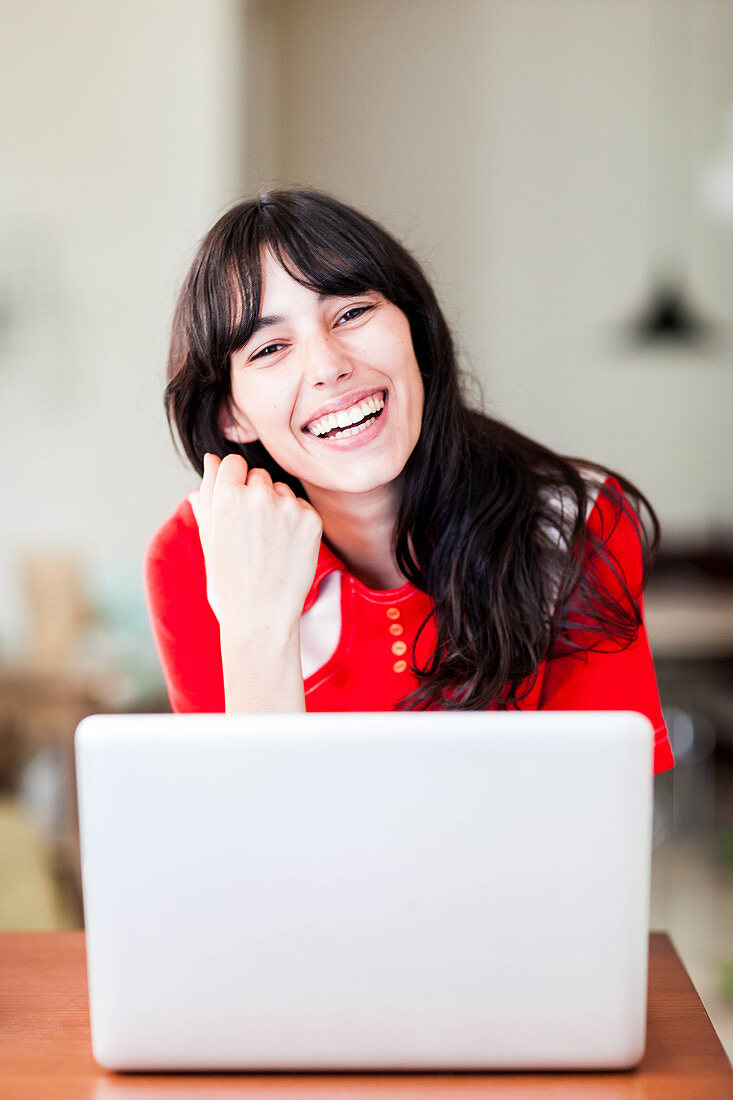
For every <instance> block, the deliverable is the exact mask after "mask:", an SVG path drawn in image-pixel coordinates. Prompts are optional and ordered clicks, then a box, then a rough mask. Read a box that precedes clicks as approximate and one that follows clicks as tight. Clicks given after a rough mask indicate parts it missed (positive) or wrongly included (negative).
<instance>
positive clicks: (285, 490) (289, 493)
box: [272, 481, 295, 498]
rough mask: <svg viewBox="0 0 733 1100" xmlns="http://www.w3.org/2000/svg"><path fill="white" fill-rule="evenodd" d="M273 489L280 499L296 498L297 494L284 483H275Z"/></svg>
mask: <svg viewBox="0 0 733 1100" xmlns="http://www.w3.org/2000/svg"><path fill="white" fill-rule="evenodd" d="M272 488H273V489H274V491H275V492H276V493H277V495H278V496H279V497H287V498H290V497H295V493H294V492H293V490H292V489H291V488H290V486H289V485H286V484H285V482H284V481H275V482H273V486H272Z"/></svg>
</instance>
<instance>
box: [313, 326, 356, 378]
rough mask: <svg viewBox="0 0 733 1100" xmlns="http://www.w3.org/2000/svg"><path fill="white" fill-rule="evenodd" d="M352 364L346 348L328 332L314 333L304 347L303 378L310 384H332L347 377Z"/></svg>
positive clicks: (351, 370) (351, 369)
mask: <svg viewBox="0 0 733 1100" xmlns="http://www.w3.org/2000/svg"><path fill="white" fill-rule="evenodd" d="M352 372H353V365H352V363H351V359H350V357H349V355H348V353H347V352H346V350H345V349H344V348H343V347H342V346H339V342H338V340H337V339H335V338H334V337H332V336H330V334H329V333H328V332H320V333H318V334H314V335H313V336H312V337H311V339H310V340H309V341H308V344H307V346H306V348H305V366H304V368H303V373H304V375H305V379H306V381H307V382H308V383H310V385H312V386H319V385H333V383H334V382H338V381H340V380H341V379H342V378H348V377H349V376H350V375H351V374H352Z"/></svg>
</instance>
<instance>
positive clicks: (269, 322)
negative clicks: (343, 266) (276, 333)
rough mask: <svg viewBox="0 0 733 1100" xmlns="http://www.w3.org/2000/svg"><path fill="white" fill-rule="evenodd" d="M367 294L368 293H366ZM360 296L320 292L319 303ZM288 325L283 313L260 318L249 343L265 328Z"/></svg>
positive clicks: (253, 328)
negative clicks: (332, 299)
mask: <svg viewBox="0 0 733 1100" xmlns="http://www.w3.org/2000/svg"><path fill="white" fill-rule="evenodd" d="M364 293H366V291H364ZM355 297H358V295H355V294H327V293H326V292H325V291H323V290H321V291H319V292H318V301H319V302H327V301H328V300H329V298H355ZM286 323H287V317H284V316H283V315H282V314H281V313H270V314H267V315H266V316H263V317H258V318H257V320H256V321H255V323H254V325H253V326H252V331H251V333H250V334H249V338H248V339H247V343H249V341H250V340H251V339H252V337H253V336H256V335H257V333H258V332H261V331H262V329H263V328H272V327H273V325H284V324H286Z"/></svg>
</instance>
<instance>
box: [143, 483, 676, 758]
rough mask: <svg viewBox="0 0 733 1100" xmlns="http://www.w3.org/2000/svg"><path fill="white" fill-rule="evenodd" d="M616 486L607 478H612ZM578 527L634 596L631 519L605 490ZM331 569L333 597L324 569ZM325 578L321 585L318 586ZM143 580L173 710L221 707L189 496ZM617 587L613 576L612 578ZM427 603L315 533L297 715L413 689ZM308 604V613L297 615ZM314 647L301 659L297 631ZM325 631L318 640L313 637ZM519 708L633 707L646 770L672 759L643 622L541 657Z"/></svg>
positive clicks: (371, 704)
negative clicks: (650, 746)
mask: <svg viewBox="0 0 733 1100" xmlns="http://www.w3.org/2000/svg"><path fill="white" fill-rule="evenodd" d="M611 483H612V484H615V485H616V486H617V483H614V482H611ZM587 525H588V528H590V529H593V530H595V531H596V532H597V533H598V534H600V535H602V536H603V537H604V539H605V542H606V545H607V546H608V547H609V549H611V550H612V551H613V554H614V556H615V558H616V559H617V561H618V562H619V564H620V565H621V566H622V568H623V570H624V574H625V577H626V580H627V583H628V585H629V587H630V589H631V590H632V591H633V592H636V593H638V592H639V583H640V579H641V554H640V546H639V538H638V534H637V531H636V529H635V527H634V525H633V523H632V521H631V520H629V519H628V517H626V516H625V515H624V514H623V513H622V514H621V515H620V516H619V510H618V508H617V507H615V506H614V505H613V504H612V503H611V502H610V501H609V500H608V499H607V497H606V496H605V495H604V494H601V495H600V496H599V497H598V499H597V501H596V503H595V505H594V507H593V509H592V511H591V512H590V515H589V517H588V524H587ZM585 562H586V567H587V568H593V569H594V570H595V571H596V574H597V575H599V576H603V580H604V583H605V584H607V585H608V586H609V587H613V577H612V575H611V574H610V571H609V570H608V569H607V568H606V567H605V566H604V565H603V564H602V563H600V562H599V559H598V557H597V555H593V554H592V553H591V552H590V551H588V552H587V553H586V558H585ZM335 571H338V572H339V573H340V574H341V577H340V594H339V592H338V587H334V583H335V584H336V585H337V586H338V583H339V582H338V581H337V579H336V578H335V577H331V580H330V581H327V580H326V579H327V578H328V577H329V576H330V575H331V574H333V573H334V572H335ZM324 582H326V583H325V584H324ZM145 588H146V595H147V601H148V611H149V614H150V620H151V624H152V628H153V637H154V639H155V644H156V647H157V650H158V654H159V657H160V662H161V665H162V667H163V674H164V676H165V682H166V686H167V689H168V696H169V698H170V702H171V706H172V708H173V710H174V711H177V712H178V711H180V712H197V713H218V712H222V711H224V709H225V707H224V683H223V675H222V665H221V649H220V641H219V622H218V620H217V618H216V615H215V614H214V612H213V611H212V609H211V607H210V605H209V602H208V599H207V595H206V571H205V566H204V558H203V553H202V550H201V542H200V539H199V532H198V525H197V523H196V519H195V517H194V515H193V511H192V509H191V505H190V503H189V501H188V499H184V500H183V501H181V503H180V504H179V505H178V507H177V508H176V510H175V511H174V512H173V514H172V515H171V516H169V517H168V519H167V520H166V521H165V522H164V523H163V524H162V526H161V527H160V528H159V529H158V531H157V532H156V533H155V535H154V536H153V538H152V539H151V541H150V544H149V546H148V548H147V551H146V555H145ZM616 588H618V582H616ZM432 606H433V605H432V600H431V599H430V597H429V596H427V595H426V594H425V593H424V592H420V591H419V590H418V589H416V588H415V587H414V586H413V585H412V584H410V583H409V582H408V583H406V584H404V585H402V587H401V588H396V589H392V590H391V591H375V590H374V589H371V588H367V587H366V585H364V584H362V583H361V581H359V580H357V578H356V577H354V576H352V575H351V574H350V573H349V571H348V570H347V568H346V567H345V566H344V565H343V563H342V562H341V561H339V559H338V558H337V557H336V555H335V554H334V553H333V552H332V551H331V550H330V548H329V547H328V546H327V545H326V544H325V543H324V542H323V541H322V542H321V548H320V551H319V555H318V564H317V567H316V573H315V577H314V579H313V584H312V586H311V589H310V591H309V593H308V598H307V600H306V602H305V605H304V608H303V616H302V618H301V651H302V652H301V655H302V658H303V672H304V677H305V680H304V683H305V704H306V710H307V711H379V710H381V711H387V710H392V709H394V706H395V704H396V703H397V702H398V701H399V700H400V699H401V698H403V697H404V696H405V695H407V694H408V693H409V692H410V691H412V690H413V689H414V688H415V687H417V680H416V678H415V677H413V675H412V674H411V672H410V670H409V668H408V664H407V662H408V660H409V659H410V655H411V650H412V642H413V639H414V638H415V636H416V634H417V631H418V628H419V627H420V625H421V623H422V622H423V620H424V619H425V617H426V616H427V615H428V613H429V611H430V610H431V609H432ZM311 611H313V614H308V613H309V612H311ZM309 633H310V634H311V635H312V636H313V635H315V634H317V637H314V638H313V640H314V641H315V642H317V643H318V642H319V640H320V644H316V645H315V649H314V648H313V646H311V655H310V656H309V657H306V654H305V651H304V646H307V644H308V639H307V637H305V636H306V635H308V634H309ZM324 636H326V638H327V639H328V638H332V644H331V643H329V642H328V641H327V644H326V646H325V649H324V646H323V638H324ZM435 640H436V635H435V629H434V626H433V623H432V620H431V621H430V622H429V623H428V626H426V627H425V629H424V630H423V632H422V634H421V635H420V638H419V641H418V645H417V650H416V659H417V663H418V664H419V665H424V663H425V662H426V661H427V659H428V658H429V656H430V655H431V653H432V651H433V648H434V646H435ZM520 705H521V708H522V709H523V710H634V711H640V712H641V713H642V714H644V715H646V716H647V717H648V718H649V719H650V720H651V722H652V725H653V726H654V730H655V747H654V771H655V772H660V771H664V770H665V769H667V768H671V767H672V766H673V764H674V758H673V756H672V751H671V749H670V745H669V739H668V737H667V730H666V728H665V725H664V718H663V716H662V711H661V706H660V702H659V693H658V691H657V683H656V678H655V675H654V666H653V663H652V657H651V653H650V651H649V643H648V641H647V635H646V630H645V629H644V627H643V626H642V627H641V629H640V630H639V632H638V634H637V637H636V640H635V641H634V642H633V644H632V645H630V646H629V647H628V648H627V649H625V650H622V651H620V652H610V653H603V652H597V651H596V652H586V653H582V654H580V655H573V656H559V657H552V654H551V655H550V659H548V660H546V661H543V662H542V664H541V666H540V668H539V673H538V676H537V680H536V682H535V685H534V687H533V689H532V691H531V693H530V694H529V695H528V696H527V697H526V698H525V699H524V700H523V701H522V703H521V704H520Z"/></svg>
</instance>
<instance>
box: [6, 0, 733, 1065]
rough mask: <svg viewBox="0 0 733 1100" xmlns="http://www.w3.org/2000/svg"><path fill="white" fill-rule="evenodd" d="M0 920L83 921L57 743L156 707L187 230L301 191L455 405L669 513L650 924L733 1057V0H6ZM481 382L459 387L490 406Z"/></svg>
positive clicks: (68, 763) (173, 496) (179, 466)
mask: <svg viewBox="0 0 733 1100" xmlns="http://www.w3.org/2000/svg"><path fill="white" fill-rule="evenodd" d="M2 16H3V19H2V22H3V35H2V39H0V88H1V89H2V93H3V94H2V96H0V103H2V107H0V122H1V124H2V147H3V149H4V151H5V171H4V172H3V174H2V177H0V428H1V430H0V456H1V457H2V468H3V469H4V470H5V477H4V485H5V490H4V492H5V505H4V507H3V508H2V523H1V525H0V531H1V532H2V536H1V540H0V785H1V789H0V927H3V928H54V927H76V926H79V925H80V923H81V920H82V912H81V902H80V894H79V867H78V841H77V838H76V826H75V808H74V789H73V768H72V737H73V731H74V728H75V726H76V723H77V722H78V721H79V720H80V719H81V717H83V715H85V714H88V713H91V712H99V711H105V710H124V711H132V710H143V711H150V710H162V709H166V707H167V702H166V699H165V692H164V689H163V684H162V679H161V676H160V672H159V669H158V665H157V660H156V657H155V653H154V650H153V646H152V641H151V637H150V633H149V629H148V625H147V617H146V612H145V605H144V598H143V591H142V579H141V560H142V555H143V551H144V548H145V545H146V542H147V540H148V538H149V537H150V536H151V534H152V532H153V531H154V530H155V528H156V527H157V526H158V525H159V524H160V522H161V521H162V520H163V519H164V518H165V516H166V515H167V514H168V513H169V512H170V511H172V510H173V508H174V507H175V505H176V503H177V502H178V500H179V499H180V498H181V497H182V496H183V495H184V493H186V492H187V491H189V490H190V489H191V488H193V487H195V484H196V478H195V476H194V474H193V473H192V472H191V471H189V470H188V469H187V468H186V466H185V465H184V463H183V462H182V460H180V459H179V458H178V457H176V454H175V452H174V449H173V446H172V443H171V440H170V437H169V435H168V431H167V426H166V423H165V418H164V415H163V409H162V392H163V386H164V374H165V358H166V351H167V339H168V331H169V324H170V319H171V315H172V309H173V304H174V300H175V295H176V293H177V289H178V286H179V284H180V282H181V280H182V278H183V276H184V274H185V272H186V270H187V267H188V264H189V263H190V260H191V258H192V256H193V253H194V251H195V248H196V244H197V241H198V240H199V239H200V237H201V236H202V235H203V233H204V232H205V231H206V230H207V229H208V228H209V226H210V225H211V224H212V223H213V222H214V221H215V220H216V218H217V217H218V216H219V215H220V214H221V213H223V212H224V210H225V209H227V208H228V207H229V206H230V205H231V204H232V203H233V202H235V201H236V200H237V199H239V198H241V197H243V196H244V195H247V194H249V193H251V192H253V191H254V190H256V189H258V188H261V187H267V186H278V185H290V184H306V185H311V186H316V187H319V188H322V189H324V190H327V191H330V192H332V193H334V194H336V195H337V196H339V197H341V198H343V199H345V200H346V201H348V202H350V203H352V204H353V205H355V206H357V207H359V208H361V209H363V210H364V211H366V212H368V213H370V214H372V215H373V216H375V217H376V218H377V219H379V220H381V221H383V222H384V223H385V224H386V225H387V226H388V227H390V228H391V229H392V230H393V231H394V232H395V233H396V234H397V235H398V236H400V237H401V239H402V240H403V241H404V242H405V243H406V244H407V246H408V247H409V248H410V249H411V250H413V251H414V252H415V254H416V255H417V256H418V258H419V259H420V260H421V261H422V262H423V264H424V266H425V267H426V269H427V271H428V274H429V276H430V277H431V278H432V280H433V282H434V284H435V286H436V288H437V290H438V292H439V295H440V298H441V301H442V303H443V305H444V307H445V311H446V314H447V316H448V319H449V321H450V322H451V323H452V325H453V327H454V330H455V334H456V337H457V340H458V344H459V347H460V349H461V354H462V362H463V366H464V367H465V369H466V370H467V371H470V372H471V373H472V374H473V375H474V377H475V378H476V380H477V386H475V387H474V392H475V395H476V397H475V400H476V402H477V403H478V402H480V401H481V400H483V402H484V404H485V408H486V409H487V411H491V412H493V413H494V414H495V415H497V416H499V417H501V418H503V419H506V420H507V421H509V422H510V423H511V424H513V425H514V426H515V427H517V428H518V429H519V430H521V431H523V432H526V433H527V434H529V435H531V436H533V437H535V438H537V439H539V440H540V441H542V442H543V443H545V444H548V445H549V446H551V447H553V448H555V449H557V450H560V451H562V452H563V453H566V454H571V455H579V456H583V457H586V458H590V459H594V460H596V461H599V462H602V463H605V464H607V465H608V466H610V467H611V468H615V469H618V470H620V471H621V472H623V473H624V474H625V475H627V476H628V477H629V478H631V479H632V480H633V481H634V482H636V483H637V484H638V485H639V486H640V488H642V490H643V491H644V492H645V493H646V494H647V495H648V497H649V498H650V500H651V501H652V503H653V505H654V506H655V508H656V509H657V511H658V513H659V516H660V518H661V521H662V527H663V543H662V553H661V555H660V558H659V563H658V566H657V568H656V571H655V574H654V576H653V578H652V581H651V583H650V586H649V589H648V594H647V617H648V625H649V631H650V637H651V641H652V648H653V650H654V653H655V658H656V661H657V668H658V676H659V682H660V690H661V694H662V700H663V703H664V708H665V715H666V717H667V721H668V725H669V728H670V732H671V735H672V738H673V744H674V748H675V752H676V756H677V761H678V763H677V767H676V768H675V769H674V771H673V772H671V773H668V774H665V775H662V776H660V777H658V779H657V781H656V782H657V787H656V792H655V794H656V798H655V805H656V809H655V851H654V866H653V897H652V926H653V927H655V928H661V929H666V930H669V931H670V933H671V934H672V936H673V939H674V940H675V943H676V945H677V947H678V949H679V951H680V953H681V955H682V957H683V960H684V961H685V963H686V965H687V966H688V968H689V970H690V972H691V974H692V976H693V979H694V981H695V983H696V985H697V987H698V990H699V991H700V993H701V996H702V997H703V1000H704V1002H705V1004H706V1007H707V1009H708V1012H709V1013H710V1015H711V1018H712V1019H713V1022H714V1023H715V1025H716V1027H717V1029H718V1031H719V1033H720V1035H721V1037H722V1038H723V1040H724V1042H725V1044H726V1046H727V1049H728V1050H729V1052H730V1051H731V1050H733V797H732V792H733V570H732V569H731V563H732V562H733V444H732V440H733V432H732V431H731V427H730V422H731V419H733V2H731V0H451V2H450V3H447V2H445V0H268V2H261V0H249V2H248V0H188V2H187V3H185V4H182V3H180V2H179V0H146V2H145V3H142V2H141V0H128V3H126V4H124V5H122V4H113V3H110V2H109V0H69V2H68V3H65V4H63V5H60V4H58V3H55V2H51V0H26V2H25V3H24V4H19V3H10V2H9V0H3V3H2ZM481 395H483V397H482V396H481Z"/></svg>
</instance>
